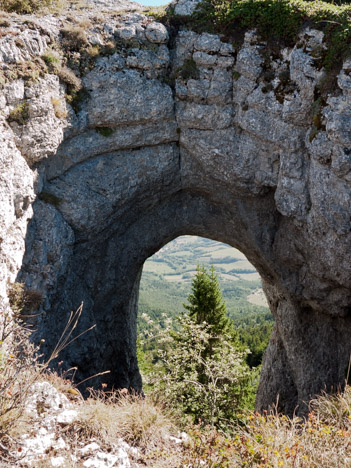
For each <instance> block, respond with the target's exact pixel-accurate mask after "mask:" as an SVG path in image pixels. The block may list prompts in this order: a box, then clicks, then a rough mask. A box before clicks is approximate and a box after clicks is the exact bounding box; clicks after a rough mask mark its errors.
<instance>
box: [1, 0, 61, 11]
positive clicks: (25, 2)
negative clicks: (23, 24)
mask: <svg viewBox="0 0 351 468" xmlns="http://www.w3.org/2000/svg"><path fill="white" fill-rule="evenodd" d="M52 4H53V0H0V9H1V10H4V11H8V12H15V13H34V12H36V11H38V10H39V9H40V8H43V7H46V6H50V5H52Z"/></svg>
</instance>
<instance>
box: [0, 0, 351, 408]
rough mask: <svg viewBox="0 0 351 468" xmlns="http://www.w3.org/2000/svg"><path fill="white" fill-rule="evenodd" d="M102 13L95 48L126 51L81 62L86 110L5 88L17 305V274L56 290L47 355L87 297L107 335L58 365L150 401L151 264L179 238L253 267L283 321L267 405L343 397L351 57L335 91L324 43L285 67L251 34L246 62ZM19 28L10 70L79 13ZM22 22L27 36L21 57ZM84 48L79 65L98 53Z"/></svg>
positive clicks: (7, 57)
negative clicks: (146, 296) (211, 243)
mask: <svg viewBox="0 0 351 468" xmlns="http://www.w3.org/2000/svg"><path fill="white" fill-rule="evenodd" d="M96 3H98V2H96ZM100 3H101V2H100ZM107 3H108V2H107ZM183 3H184V2H183ZM193 3H194V2H193ZM179 5H182V3H179ZM185 6H186V8H188V7H189V8H190V7H191V8H192V5H190V4H189V5H185ZM100 7H101V5H100ZM100 7H98V8H100ZM183 7H184V5H183V6H182V8H183ZM184 8H185V7H184ZM95 14H96V11H95V10H94V9H93V10H87V11H84V10H82V11H81V12H80V13H77V16H76V21H77V22H79V21H80V20H82V19H84V18H85V19H86V17H87V16H89V15H90V18H91V19H92V25H91V26H88V27H87V28H88V29H87V31H86V32H87V41H88V43H89V44H90V46H91V47H94V46H96V45H99V47H100V49H99V50H100V51H103V50H105V49H104V48H105V47H106V46H107V45H108V44H111V42H112V43H113V44H115V46H116V47H115V48H114V49H113V50H112V52H109V54H108V55H106V54H103V53H100V54H97V56H95V57H94V60H92V61H90V62H89V63H88V66H84V67H82V66H80V67H78V66H77V67H76V74H78V70H80V76H79V78H80V80H81V82H82V86H83V89H84V93H80V96H81V100H80V102H79V103H78V105H77V102H76V103H75V104H76V105H75V106H74V109H73V108H72V106H71V105H70V103H69V102H68V101H66V100H65V94H67V91H69V85H68V87H67V86H66V85H65V84H64V83H63V81H62V74H61V81H60V80H59V79H58V77H57V76H56V74H55V71H54V70H51V73H49V71H50V70H46V72H45V73H42V76H39V77H37V78H36V80H35V82H34V83H32V82H31V80H27V81H24V80H23V79H22V78H21V77H19V78H17V79H16V80H11V79H7V82H6V84H5V85H4V87H3V89H2V91H1V95H0V112H1V122H0V123H1V134H0V138H1V145H0V164H1V175H0V178H1V185H0V191H1V204H0V210H1V213H2V217H1V221H0V238H1V250H0V257H1V267H0V268H1V270H0V271H1V273H0V274H1V288H2V289H1V291H2V294H5V290H6V285H7V283H8V282H13V281H15V279H17V281H21V282H24V283H25V284H26V288H27V289H29V290H35V291H40V292H41V294H42V298H43V300H42V305H41V309H40V315H39V316H38V318H37V323H36V328H37V334H38V336H40V337H42V336H44V337H45V339H46V344H45V346H46V350H47V352H49V351H50V349H52V347H53V346H54V344H55V343H56V341H57V340H58V338H59V337H60V334H61V332H62V329H63V327H64V324H65V321H66V318H67V316H68V313H69V312H70V310H72V309H75V308H77V307H78V305H79V304H80V303H81V302H82V301H84V316H83V317H82V320H81V322H80V324H79V329H78V333H79V332H82V331H84V330H86V329H87V328H89V327H90V326H91V325H93V324H96V327H95V328H94V330H93V331H92V332H90V333H88V334H85V335H83V336H82V337H81V338H80V339H79V342H76V343H75V344H74V345H72V346H71V347H70V348H68V349H67V350H65V351H63V354H62V355H61V356H60V359H62V360H63V361H64V362H65V365H67V366H68V367H72V366H78V367H79V373H78V378H81V379H83V378H86V377H89V376H92V375H94V374H96V373H98V372H101V371H105V370H107V369H108V370H110V371H111V372H110V374H108V375H104V377H103V380H104V382H105V383H108V384H109V385H110V386H111V387H112V386H115V387H127V388H128V387H134V388H137V389H140V388H141V380H140V375H139V372H138V366H137V361H136V353H135V340H136V315H137V299H138V287H139V280H140V274H141V269H142V266H143V263H144V261H145V260H146V259H147V258H148V257H149V256H150V255H152V254H153V253H155V252H156V251H157V250H158V249H159V248H160V247H162V246H163V245H165V244H166V243H167V242H169V241H170V240H171V239H174V238H175V237H177V236H179V235H182V234H194V235H200V236H204V237H210V238H212V239H216V240H218V241H222V242H226V243H228V244H230V245H232V246H234V247H236V248H238V249H240V250H241V251H242V252H243V253H244V254H245V255H246V256H247V258H248V259H249V260H250V262H252V263H253V265H255V267H256V268H257V270H258V271H259V273H260V275H261V277H262V280H263V284H264V289H265V292H266V295H267V298H268V301H269V304H270V308H271V311H272V314H273V315H274V317H275V330H274V332H273V335H272V338H271V342H270V345H269V347H268V350H267V352H266V354H265V358H264V364H263V370H262V375H261V381H260V387H259V392H258V397H257V408H258V409H264V408H267V407H268V406H270V405H272V404H274V403H276V401H277V396H278V395H279V399H278V401H279V408H280V409H281V410H283V411H285V412H287V413H292V412H293V411H294V409H295V407H296V406H297V405H298V406H299V408H300V409H301V408H303V407H304V402H306V401H308V400H309V399H310V398H311V397H313V396H314V395H315V394H316V393H318V392H320V391H321V390H323V389H326V390H327V391H330V390H333V389H334V390H335V389H336V388H338V386H342V385H343V384H344V372H345V368H346V366H347V362H348V358H349V355H350V352H351V349H350V348H351V346H350V344H349V338H348V337H349V334H350V332H351V319H350V310H351V275H350V272H351V264H350V259H349V252H350V247H351V232H350V223H351V219H350V193H351V192H350V182H351V171H350V169H351V159H350V154H351V139H350V138H351V137H350V135H351V133H350V125H351V114H350V111H349V108H350V99H351V97H350V89H351V76H350V75H349V72H350V71H351V63H350V62H349V61H346V62H345V63H344V65H343V69H342V70H341V71H340V73H339V75H338V88H337V89H332V90H330V92H329V94H328V96H326V95H324V96H321V95H320V84H321V81H322V80H325V72H324V70H323V69H321V68H320V66H319V65H320V64H318V61H316V60H315V59H312V57H311V55H310V51H311V50H312V49H314V48H315V47H316V45H317V46H318V47H322V48H323V47H324V42H323V35H322V34H321V33H320V32H318V31H313V30H305V31H304V34H303V35H302V36H301V41H300V43H299V45H298V46H296V47H294V48H292V49H282V50H281V51H280V53H279V54H278V55H276V54H275V55H274V56H273V54H271V53H270V50H269V47H268V46H267V44H265V43H263V42H262V41H260V40H259V38H258V37H257V36H256V34H255V32H253V31H251V32H247V33H246V34H245V37H244V38H243V39H244V40H243V43H242V45H241V46H240V47H239V48H237V49H235V50H234V48H233V46H232V45H231V44H230V43H226V42H225V41H223V40H222V38H221V37H219V36H215V35H210V34H206V33H203V34H196V33H195V32H193V31H189V30H179V31H178V32H177V34H176V36H175V37H173V36H172V38H171V39H170V38H169V32H168V31H167V30H166V28H165V27H164V26H163V25H162V24H160V23H157V22H154V21H152V20H151V19H150V17H148V16H144V15H142V14H140V13H127V14H121V15H116V14H115V13H113V12H109V11H106V12H105V13H104V15H103V16H101V17H100V19H99V22H97V23H94V22H93V18H95V16H94V15H95ZM80 15H81V17H80ZM21 21H22V20H20V19H18V18H16V26H14V25H13V24H12V26H11V27H10V28H8V29H6V28H5V29H4V34H3V35H2V37H1V38H0V54H2V57H3V62H4V64H3V71H4V72H8V71H9V70H13V69H14V68H16V67H19V65H20V64H23V63H24V61H25V60H27V59H28V54H29V56H30V57H31V59H32V60H34V58H35V57H40V56H42V55H43V54H44V53H45V51H47V50H50V47H51V48H52V46H53V44H54V43H60V40H61V36H60V28H62V26H63V22H64V18H54V17H44V18H43V19H42V20H41V22H40V26H39V25H38V24H37V25H35V24H34V26H32V28H31V29H30V30H28V26H26V25H25V24H24V22H23V21H22V23H21ZM96 21H97V20H96ZM14 27H15V28H17V29H16V30H18V36H20V37H22V36H25V37H27V40H26V41H23V42H22V46H21V47H19V46H18V44H17V43H16V36H13V35H12V34H10V30H11V28H12V29H13V28H14ZM35 37H40V39H39V40H37V41H36V42H37V44H38V45H37V47H33V46H32V45H31V44H32V42H33V41H34V40H35ZM23 44H24V45H23ZM301 44H302V46H301ZM74 54H75V55H74ZM74 54H73V56H74V57H73V58H74V60H75V62H74V60H73V62H72V63H73V64H74V63H75V64H76V65H77V62H79V60H81V61H82V60H83V58H82V57H83V56H82V54H80V52H74ZM5 75H6V73H5ZM19 105H22V107H20V108H18V106H19ZM23 105H25V107H23ZM58 105H59V106H60V108H61V106H62V107H63V108H64V110H65V112H58V109H57V106H58ZM21 109H22V111H23V109H24V110H25V111H26V114H25V116H23V115H22V117H25V118H22V119H21V118H18V116H17V118H16V115H14V111H16V112H17V113H18V111H21ZM16 119H17V121H16ZM33 202H34V203H33ZM30 218H31V222H30V223H29V225H28V228H27V222H28V220H29V219H30ZM25 247H26V248H25ZM24 251H25V255H24V256H23V254H24ZM22 257H23V258H22ZM93 383H95V384H98V383H99V382H98V379H97V378H95V379H92V380H90V381H89V385H91V384H93Z"/></svg>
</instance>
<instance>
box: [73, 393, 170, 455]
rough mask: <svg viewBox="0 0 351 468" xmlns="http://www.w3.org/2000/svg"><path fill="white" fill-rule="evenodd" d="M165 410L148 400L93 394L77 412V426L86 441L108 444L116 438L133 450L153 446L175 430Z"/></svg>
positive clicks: (121, 395)
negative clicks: (79, 426) (105, 442)
mask: <svg viewBox="0 0 351 468" xmlns="http://www.w3.org/2000/svg"><path fill="white" fill-rule="evenodd" d="M165 413H166V412H165V409H164V408H163V406H162V405H160V404H157V405H156V404H155V403H154V402H153V401H152V400H151V399H149V398H142V397H141V396H137V395H130V394H123V393H122V392H115V393H111V394H104V393H103V392H93V393H92V398H89V399H88V400H87V402H86V404H85V405H83V406H82V407H81V410H80V424H81V428H82V430H83V431H84V432H85V433H86V434H87V436H88V438H90V437H92V436H95V437H99V438H102V439H103V440H108V441H109V442H110V443H112V442H113V441H114V440H115V438H116V435H118V437H121V438H122V439H123V440H125V441H126V442H128V443H129V444H131V445H133V446H136V445H137V446H138V447H141V448H143V449H144V448H146V447H147V446H150V445H155V444H156V445H157V443H159V442H160V439H165V438H166V437H167V435H169V434H170V433H171V432H172V431H174V430H175V424H174V423H173V422H172V421H171V419H170V418H169V417H168V416H166V414H165Z"/></svg>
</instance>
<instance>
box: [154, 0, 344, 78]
mask: <svg viewBox="0 0 351 468" xmlns="http://www.w3.org/2000/svg"><path fill="white" fill-rule="evenodd" d="M347 3H350V2H349V1H348V0H347V1H344V2H341V4H338V5H335V4H334V2H331V3H328V2H326V1H306V0H204V1H203V2H201V3H200V4H199V6H198V8H197V10H196V11H195V12H194V13H193V15H192V16H191V17H180V16H177V15H174V12H173V11H172V10H171V11H170V12H168V13H166V14H165V15H164V16H163V19H161V18H160V20H162V21H164V22H166V23H169V25H171V26H173V27H176V28H177V27H179V26H181V25H188V26H189V27H190V28H191V29H193V30H195V31H197V32H209V33H220V34H222V35H223V36H224V38H225V39H227V40H233V41H234V42H238V41H239V42H240V37H241V38H242V36H243V35H242V33H243V32H244V31H245V30H247V29H250V28H255V29H256V30H257V32H258V33H259V35H260V36H261V37H262V39H263V40H265V41H268V42H270V43H274V42H278V43H283V44H286V45H293V44H295V43H296V42H297V41H298V33H299V32H300V31H301V30H302V28H303V27H306V26H311V27H314V28H316V29H319V30H322V31H323V32H324V33H325V40H326V43H327V50H326V51H323V52H322V51H320V52H322V53H323V56H322V58H321V63H322V65H323V66H325V67H326V68H327V69H332V68H333V67H334V66H335V64H337V63H340V61H341V59H343V58H344V57H345V56H347V55H348V54H349V53H350V52H351V5H349V4H347Z"/></svg>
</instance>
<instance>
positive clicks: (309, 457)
mask: <svg viewBox="0 0 351 468" xmlns="http://www.w3.org/2000/svg"><path fill="white" fill-rule="evenodd" d="M310 409H311V411H310V413H309V415H308V418H307V419H306V420H302V419H300V418H297V417H296V418H293V419H289V418H287V417H286V416H283V415H279V414H266V415H260V414H256V413H248V414H245V415H238V417H239V424H238V425H236V426H235V427H234V426H233V433H232V435H231V436H230V437H227V436H224V435H223V434H220V433H219V432H217V431H215V430H214V429H212V428H207V429H206V428H205V429H203V428H202V429H201V428H194V429H193V430H192V432H191V436H192V439H191V444H190V447H189V448H188V450H187V451H186V452H184V458H183V462H184V463H185V464H187V463H188V464H189V465H190V466H192V467H198V466H201V464H202V466H211V467H212V466H213V467H214V466H216V467H229V466H230V467H239V466H240V467H242V466H251V467H279V466H282V467H292V468H307V467H308V468H312V467H313V468H321V467H324V468H342V467H345V468H346V467H350V466H351V451H350V449H351V390H350V387H348V388H347V389H346V390H345V392H344V393H343V394H339V395H336V396H329V395H324V396H321V397H319V398H318V399H316V400H314V401H312V402H311V407H310Z"/></svg>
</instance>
